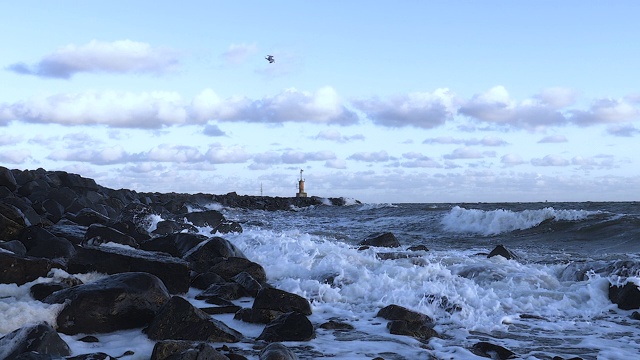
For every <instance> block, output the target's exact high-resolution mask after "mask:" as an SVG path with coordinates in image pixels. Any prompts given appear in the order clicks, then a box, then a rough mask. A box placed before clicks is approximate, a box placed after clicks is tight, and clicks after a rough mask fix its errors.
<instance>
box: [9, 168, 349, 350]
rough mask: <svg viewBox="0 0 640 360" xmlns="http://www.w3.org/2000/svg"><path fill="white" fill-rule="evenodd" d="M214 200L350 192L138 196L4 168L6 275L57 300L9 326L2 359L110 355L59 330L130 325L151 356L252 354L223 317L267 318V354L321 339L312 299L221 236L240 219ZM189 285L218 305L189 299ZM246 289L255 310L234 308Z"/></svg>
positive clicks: (296, 203)
mask: <svg viewBox="0 0 640 360" xmlns="http://www.w3.org/2000/svg"><path fill="white" fill-rule="evenodd" d="M211 203H219V204H222V205H223V206H228V207H240V208H247V209H265V210H290V209H292V208H294V207H305V206H311V205H320V204H326V203H331V204H334V205H344V200H343V199H322V198H317V197H309V198H273V197H256V196H240V195H237V194H235V193H230V194H226V195H210V194H176V193H168V194H161V193H139V192H136V191H132V190H126V189H120V190H114V189H109V188H106V187H103V186H100V185H98V184H96V182H95V181H94V180H93V179H89V178H84V177H81V176H79V175H77V174H71V173H67V172H62V171H46V170H43V169H37V170H10V169H7V168H4V167H0V283H3V284H16V285H18V286H22V285H25V284H30V293H31V296H32V297H33V298H34V299H35V300H37V301H41V302H43V303H47V304H58V305H57V306H60V312H59V313H58V314H57V319H56V322H55V323H53V324H49V323H46V322H43V323H39V324H29V325H27V324H25V326H23V327H20V328H18V329H15V330H14V331H12V332H10V333H8V334H2V335H3V336H2V337H1V338H0V358H1V359H63V358H67V359H76V360H81V359H108V358H112V357H109V356H111V355H114V354H110V355H107V354H104V353H94V354H71V350H70V347H69V346H68V344H66V343H65V342H64V340H62V339H61V337H60V336H59V334H60V333H63V334H67V335H77V334H97V333H110V332H114V331H118V330H124V329H135V328H141V329H144V330H143V332H144V333H145V334H146V335H147V336H148V337H149V339H152V340H154V341H156V346H155V348H154V350H153V354H152V355H151V359H154V360H160V359H167V358H171V359H174V360H176V359H196V358H197V359H205V358H206V359H227V358H233V359H242V358H245V357H244V356H243V355H240V354H237V353H233V351H232V350H231V348H230V347H229V346H227V345H226V344H227V343H236V342H239V341H247V339H245V337H244V336H243V334H241V333H240V332H238V331H237V330H235V329H233V328H231V327H229V326H227V325H226V324H224V323H222V322H220V321H218V320H215V319H214V318H213V317H212V316H211V314H216V313H235V314H236V315H235V316H236V318H238V319H241V320H243V321H248V322H252V323H261V324H265V328H264V332H263V333H262V334H261V335H260V336H259V337H258V338H257V339H253V340H251V339H249V341H255V342H256V347H255V348H256V349H257V350H256V352H257V353H256V354H257V355H258V356H259V357H260V358H261V359H262V358H264V359H267V358H268V359H273V358H278V359H294V358H296V356H295V354H294V353H293V352H291V351H290V350H289V349H287V348H286V346H283V345H282V344H280V342H281V341H294V340H295V341H308V340H310V339H312V338H314V336H315V331H314V326H313V325H312V324H311V323H310V321H309V320H308V319H307V316H308V315H310V314H311V307H310V305H309V302H308V301H307V299H304V298H302V297H300V296H298V295H295V294H291V293H288V292H285V291H282V290H279V289H275V288H273V287H272V286H271V285H269V284H268V283H267V276H266V274H265V271H264V269H263V268H262V266H261V265H260V264H257V263H255V262H253V261H251V260H250V259H248V258H247V257H246V256H245V255H244V254H243V253H242V251H240V250H239V249H237V248H236V247H235V246H234V245H233V244H232V243H230V242H229V241H227V240H226V239H224V238H223V237H222V236H223V235H224V234H226V233H229V232H242V226H241V224H239V223H237V222H233V221H229V220H227V219H225V217H224V216H223V214H222V213H220V212H218V211H215V210H210V209H208V208H207V207H206V205H208V204H211ZM151 217H156V219H157V218H158V217H160V218H162V219H163V220H162V221H160V222H158V223H157V224H156V222H153V223H152V222H151V221H150V218H151ZM152 224H153V225H156V226H152ZM202 228H207V229H208V228H210V229H211V233H210V235H208V236H207V235H202ZM87 273H97V274H100V275H99V276H98V278H99V279H98V280H95V281H88V282H87V283H83V281H81V280H80V279H79V277H81V276H78V274H87ZM190 289H199V290H200V291H201V294H200V295H198V296H197V299H199V300H204V301H205V302H206V303H208V304H211V305H212V306H210V307H205V308H197V307H195V306H193V305H192V303H191V302H189V301H188V300H187V299H186V297H185V294H186V293H187V292H188V291H189V290H190ZM241 297H254V298H255V301H254V302H253V304H252V307H251V308H247V309H243V308H240V307H238V306H236V305H234V303H233V302H232V301H233V300H235V299H239V298H241ZM86 339H87V341H96V340H97V339H96V338H95V337H92V336H87V337H86ZM213 344H221V345H222V346H221V347H219V348H214V347H213ZM97 348H99V347H97ZM258 351H259V352H258ZM129 355H130V354H129Z"/></svg>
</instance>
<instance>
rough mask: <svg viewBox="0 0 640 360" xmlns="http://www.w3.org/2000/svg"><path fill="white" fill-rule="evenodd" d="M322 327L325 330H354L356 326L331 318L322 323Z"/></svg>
mask: <svg viewBox="0 0 640 360" xmlns="http://www.w3.org/2000/svg"><path fill="white" fill-rule="evenodd" d="M320 328H322V329H325V330H353V329H354V327H353V325H351V324H347V323H345V322H341V321H335V320H329V321H327V322H326V323H322V324H320Z"/></svg>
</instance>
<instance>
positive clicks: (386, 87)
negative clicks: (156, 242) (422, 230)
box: [0, 0, 640, 203]
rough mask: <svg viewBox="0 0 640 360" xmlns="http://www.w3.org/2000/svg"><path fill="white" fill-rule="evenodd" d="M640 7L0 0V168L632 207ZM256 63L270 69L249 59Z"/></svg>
mask: <svg viewBox="0 0 640 360" xmlns="http://www.w3.org/2000/svg"><path fill="white" fill-rule="evenodd" d="M638 14H640V2H638V1H635V0H628V1H626V0H620V1H614V2H603V1H595V0H593V1H591V0H587V1H584V0H581V1H573V0H568V1H547V0H535V1H533V0H523V1H492V0H488V1H475V0H469V1H455V0H454V1H410V0H407V1H371V0H368V1H357V0H354V1H333V0H329V1H314V2H311V1H285V0H283V1H278V0H276V1H224V2H223V1H185V2H176V1H157V0H154V1H145V0H139V1H107V2H98V1H64V0H63V1H55V2H41V1H30V0H24V1H13V2H2V4H1V5H0V23H1V24H2V26H1V28H2V31H0V42H1V44H2V46H1V47H0V61H1V69H2V71H0V84H2V86H0V135H1V136H0V165H1V166H4V167H7V168H10V169H36V168H44V169H46V170H64V171H68V172H73V173H78V174H80V175H82V176H85V177H90V178H94V179H96V181H97V182H98V183H99V184H101V185H103V186H107V187H110V188H115V189H118V188H127V189H133V190H138V191H159V192H170V191H174V192H188V193H195V192H204V193H214V194H224V193H227V192H231V191H236V192H237V193H239V194H247V195H260V194H261V193H262V194H264V195H269V196H293V195H294V194H295V192H296V191H297V190H296V180H297V178H298V177H299V174H300V170H304V173H303V175H304V178H305V180H306V190H307V192H308V193H309V194H310V195H317V196H323V197H340V196H344V197H349V198H355V199H358V200H361V201H363V202H371V203H383V202H467V201H474V202H475V201H545V200H548V201H626V200H636V201H637V200H640V159H639V155H638V154H639V153H640V68H639V66H640V65H639V64H640V45H639V44H640V42H639V41H638V39H640V26H638V24H637V15H638ZM267 54H270V55H273V56H274V57H275V62H274V63H272V64H270V63H269V62H268V61H267V60H266V59H265V56H266V55H267Z"/></svg>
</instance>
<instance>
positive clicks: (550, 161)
mask: <svg viewBox="0 0 640 360" xmlns="http://www.w3.org/2000/svg"><path fill="white" fill-rule="evenodd" d="M531 164H532V165H534V166H567V165H569V164H570V162H569V160H566V159H564V158H563V157H561V156H558V155H547V156H545V157H543V158H534V159H531Z"/></svg>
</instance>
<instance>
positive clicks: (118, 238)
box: [83, 224, 140, 249]
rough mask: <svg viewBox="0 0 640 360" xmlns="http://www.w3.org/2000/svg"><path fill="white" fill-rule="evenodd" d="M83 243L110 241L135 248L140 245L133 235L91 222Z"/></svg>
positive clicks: (93, 243)
mask: <svg viewBox="0 0 640 360" xmlns="http://www.w3.org/2000/svg"><path fill="white" fill-rule="evenodd" d="M83 240H84V241H83V243H86V244H91V245H100V244H104V243H108V242H112V243H116V244H122V245H127V246H130V247H132V248H134V249H137V248H138V247H140V246H139V245H138V242H137V241H136V240H135V239H134V238H133V237H131V236H129V235H127V234H125V233H123V232H121V231H119V230H116V229H114V228H111V227H108V226H106V225H102V224H91V225H89V228H88V229H87V232H86V233H85V235H84V239H83Z"/></svg>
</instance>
